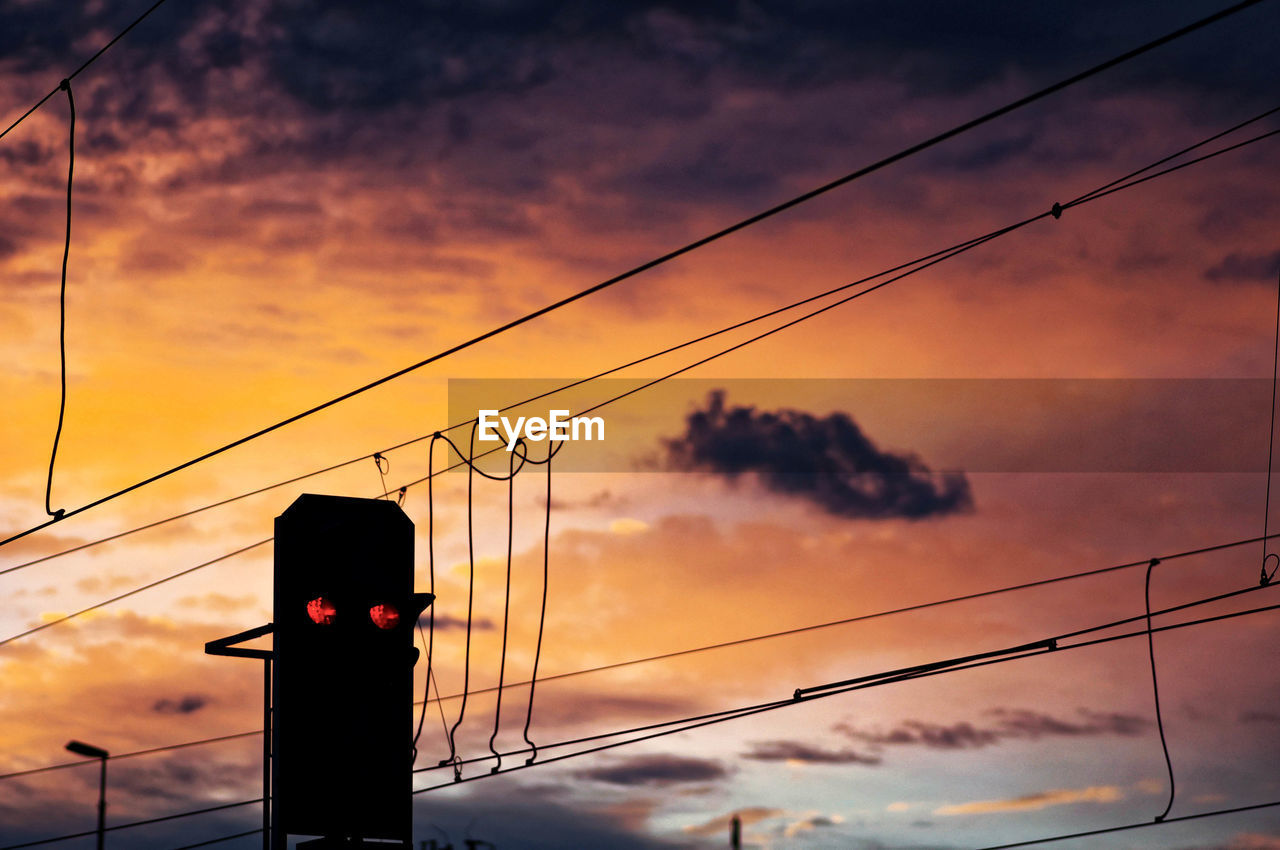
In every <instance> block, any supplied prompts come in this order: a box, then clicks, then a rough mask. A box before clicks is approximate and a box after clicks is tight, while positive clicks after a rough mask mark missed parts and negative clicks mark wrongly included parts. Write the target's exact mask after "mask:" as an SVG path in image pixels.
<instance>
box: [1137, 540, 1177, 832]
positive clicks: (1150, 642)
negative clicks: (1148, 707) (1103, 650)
mask: <svg viewBox="0 0 1280 850" xmlns="http://www.w3.org/2000/svg"><path fill="white" fill-rule="evenodd" d="M1159 563H1160V559H1159V558H1152V559H1151V562H1150V563H1148V564H1147V577H1146V581H1145V582H1144V590H1143V598H1144V600H1145V602H1146V606H1147V655H1148V657H1149V658H1150V660H1151V692H1152V695H1153V696H1154V697H1155V703H1156V729H1158V730H1159V731H1160V749H1161V750H1163V751H1164V766H1165V768H1167V769H1168V771H1169V801H1168V802H1167V803H1165V806H1164V811H1163V812H1161V813H1160V814H1158V815H1156V818H1155V822H1156V823H1159V822H1160V821H1162V820H1164V819H1165V816H1166V815H1168V814H1169V810H1170V809H1172V808H1173V797H1174V794H1175V793H1176V786H1175V785H1174V781H1173V761H1172V760H1171V759H1170V758H1169V742H1168V741H1166V740H1165V736H1164V718H1163V716H1162V715H1161V712H1160V682H1159V680H1158V679H1157V678H1156V645H1155V639H1154V638H1153V637H1152V634H1151V571H1152V570H1154V569H1155V568H1156V564H1159Z"/></svg>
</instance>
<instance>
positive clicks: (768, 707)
mask: <svg viewBox="0 0 1280 850" xmlns="http://www.w3.org/2000/svg"><path fill="white" fill-rule="evenodd" d="M1260 589H1261V588H1258V587H1256V586H1255V587H1249V588H1245V589H1244V590H1242V591H1238V592H1237V593H1250V592H1255V591H1258V590H1260ZM1218 598H1221V597H1213V599H1218ZM1213 599H1206V600H1199V601H1196V602H1191V603H1188V604H1186V605H1180V606H1175V607H1173V608H1168V609H1165V610H1164V611H1163V612H1153V613H1167V612H1170V611H1174V610H1181V609H1185V608H1190V607H1194V606H1196V605H1203V604H1207V603H1208V602H1210V601H1213ZM1277 610H1280V604H1274V605H1265V606H1261V607H1258V608H1252V609H1247V610H1243V611H1233V612H1230V613H1227V614H1217V615H1214V616H1211V617H1202V618H1200V619H1197V620H1188V621H1186V622H1182V623H1173V624H1170V625H1167V626H1160V627H1158V628H1156V629H1154V630H1153V631H1156V632H1166V631H1175V630H1179V629H1185V628H1193V627H1195V626H1200V625H1205V624H1208V623H1216V622H1222V621H1225V620H1231V619H1235V618H1237V617H1244V616H1250V615H1253V614H1259V613H1264V612H1271V611H1277ZM1141 619H1142V615H1138V616H1137V617H1128V618H1125V619H1123V620H1117V621H1114V622H1111V623H1103V624H1100V625H1097V626H1091V627H1089V628H1086V629H1081V630H1079V631H1077V632H1074V633H1072V634H1087V633H1092V632H1099V631H1104V630H1108V629H1112V628H1114V627H1115V626H1117V625H1119V624H1121V623H1128V622H1134V621H1137V620H1141ZM1145 634H1146V630H1145V629H1140V630H1138V631H1133V632H1124V633H1122V634H1115V635H1107V636H1105V637H1100V638H1094V639H1092V640H1087V641H1080V642H1079V643H1073V644H1069V645H1066V646H1061V645H1059V646H1058V647H1057V648H1056V649H1043V650H1039V651H1035V652H1026V653H1022V654H1018V655H1001V656H1000V657H997V658H987V659H983V660H976V661H972V662H969V663H965V664H961V665H959V666H952V665H950V664H945V663H934V664H926V665H921V666H920V667H917V668H906V669H904V670H901V671H895V672H892V673H886V674H883V675H877V676H870V677H867V678H866V680H864V681H859V682H857V683H854V684H849V685H847V686H845V687H842V688H837V689H833V690H822V691H820V692H817V693H809V694H806V695H804V696H802V697H800V698H799V699H796V698H787V699H781V700H771V701H769V702H764V703H757V704H755V705H747V706H740V707H738V708H731V709H724V710H721V711H714V712H710V713H707V714H701V715H697V716H694V717H685V718H681V719H679V720H669V721H661V722H658V723H650V724H647V725H644V726H637V727H633V728H631V729H625V730H618V731H612V732H605V733H600V734H596V735H590V736H586V737H582V738H577V739H574V740H571V741H561V742H558V743H556V744H552V745H548V746H553V747H559V746H572V745H576V744H582V743H588V742H591V741H597V740H601V739H603V738H615V737H620V736H622V735H631V734H635V733H641V732H645V733H648V734H643V735H641V736H639V737H634V738H628V739H626V740H622V741H614V742H610V743H607V744H602V745H599V746H596V747H591V748H589V749H585V750H578V751H576V752H571V753H566V754H564V755H560V756H556V757H554V758H550V759H546V760H544V761H540V762H537V763H536V764H533V765H528V764H522V765H517V766H515V767H509V768H507V769H506V770H504V771H502V773H501V774H498V775H505V774H508V773H512V772H514V771H517V770H525V769H527V768H529V767H543V766H546V765H550V764H554V763H555V762H559V761H564V760H566V759H571V758H578V757H580V756H585V755H590V754H593V753H598V752H603V751H605V750H610V749H614V748H616V747H621V746H626V745H628V744H635V743H640V742H642V741H650V740H654V739H656V738H662V737H666V736H668V735H678V734H680V733H682V732H688V731H692V730H694V729H699V728H702V727H705V726H712V725H716V724H719V723H725V722H728V721H731V720H740V719H742V718H746V717H752V716H754V715H757V714H764V713H767V712H771V711H777V710H778V709H782V708H787V707H790V706H794V705H800V704H802V703H805V702H810V701H812V700H818V699H828V698H831V697H835V696H840V695H842V694H847V693H852V692H854V691H860V690H865V689H867V688H877V687H883V686H886V685H891V684H896V683H899V682H905V681H911V680H916V679H925V678H932V677H934V676H945V675H949V674H952V673H958V672H960V671H962V670H973V669H977V668H979V667H989V666H992V665H996V664H1006V663H1009V662H1012V661H1020V660H1023V659H1027V658H1037V657H1039V656H1042V655H1050V654H1059V653H1062V652H1070V651H1072V650H1078V649H1087V648H1089V647H1096V646H1102V645H1104V644H1109V643H1114V642H1116V641H1121V640H1129V639H1130V638H1139V637H1142V636H1144V635H1145ZM1061 637H1063V636H1059V638H1061ZM1049 641H1056V639H1049ZM1049 641H1045V642H1049ZM654 729H656V730H659V731H656V732H649V730H654ZM519 752H524V750H516V751H514V752H512V753H508V755H515V754H516V753H519ZM488 758H489V757H488V756H484V757H481V758H476V759H467V760H466V761H467V762H472V761H484V760H487V759H488ZM415 772H419V773H420V772H423V771H415ZM492 775H494V774H486V773H481V774H476V775H474V776H469V777H467V778H466V779H463V780H462V781H463V782H473V781H475V780H478V779H484V778H486V777H488V776H492ZM452 784H453V783H447V782H446V783H441V784H438V785H429V786H427V787H425V788H418V789H416V790H414V792H413V793H414V794H425V793H427V792H429V791H435V790H438V789H440V788H446V787H449V786H450V785H452Z"/></svg>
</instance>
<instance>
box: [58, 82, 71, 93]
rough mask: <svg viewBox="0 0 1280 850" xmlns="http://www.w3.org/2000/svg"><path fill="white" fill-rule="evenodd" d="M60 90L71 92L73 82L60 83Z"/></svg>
mask: <svg viewBox="0 0 1280 850" xmlns="http://www.w3.org/2000/svg"><path fill="white" fill-rule="evenodd" d="M58 89H59V90H60V91H71V81H70V80H63V81H62V82H60V83H58Z"/></svg>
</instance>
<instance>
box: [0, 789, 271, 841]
mask: <svg viewBox="0 0 1280 850" xmlns="http://www.w3.org/2000/svg"><path fill="white" fill-rule="evenodd" d="M261 802H262V798H261V797H259V798H258V799H256V800H241V801H240V802H238V803H223V804H222V805H219V806H208V807H207V808H203V809H195V810H193V811H190V812H179V813H177V814H173V815H162V816H161V817H158V818H147V819H146V820H136V821H131V822H129V823H119V824H116V825H115V826H109V827H107V828H106V829H104V830H103V832H116V831H117V830H121V829H133V828H134V827H137V826H147V825H149V824H153V823H163V822H164V821H170V820H178V819H179V818H189V817H194V816H195V815H207V814H209V813H210V812H221V811H225V810H226V809H237V808H240V807H241V806H252V805H255V804H257V803H261ZM97 834H98V830H96V829H91V830H88V831H87V832H75V833H72V834H70V835H59V836H57V837H54V838H42V839H40V840H39V841H26V842H23V843H22V844H9V845H6V846H5V847H0V850H19V848H22V847H37V846H39V845H41V844H53V843H55V842H58V841H69V840H71V839H72V838H84V837H86V836H89V835H97Z"/></svg>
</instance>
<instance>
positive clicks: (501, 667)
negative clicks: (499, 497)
mask: <svg viewBox="0 0 1280 850" xmlns="http://www.w3.org/2000/svg"><path fill="white" fill-rule="evenodd" d="M523 442H524V438H523V437H521V438H519V439H518V440H516V444H515V446H513V447H512V448H513V449H516V448H520V447H521V445H522V444H523ZM521 466H524V464H523V463H522V464H521ZM508 467H509V468H508V472H507V590H506V595H505V596H504V597H503V601H502V655H501V656H500V657H499V661H498V691H497V695H496V699H495V706H494V710H493V734H492V735H490V736H489V752H491V753H493V755H494V758H496V759H497V760H498V763H497V764H495V765H494V766H493V767H492V768H491V769H490V770H489V772H490V773H497V772H498V771H499V770H501V769H502V754H501V753H499V752H498V751H497V749H496V748H495V747H494V746H493V745H494V742H495V741H497V740H498V727H499V726H500V725H501V723H502V686H503V682H504V681H505V680H506V673H507V630H508V628H509V626H510V624H511V549H512V546H513V544H514V541H515V529H516V453H515V451H512V452H511V457H510V459H509V463H508Z"/></svg>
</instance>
